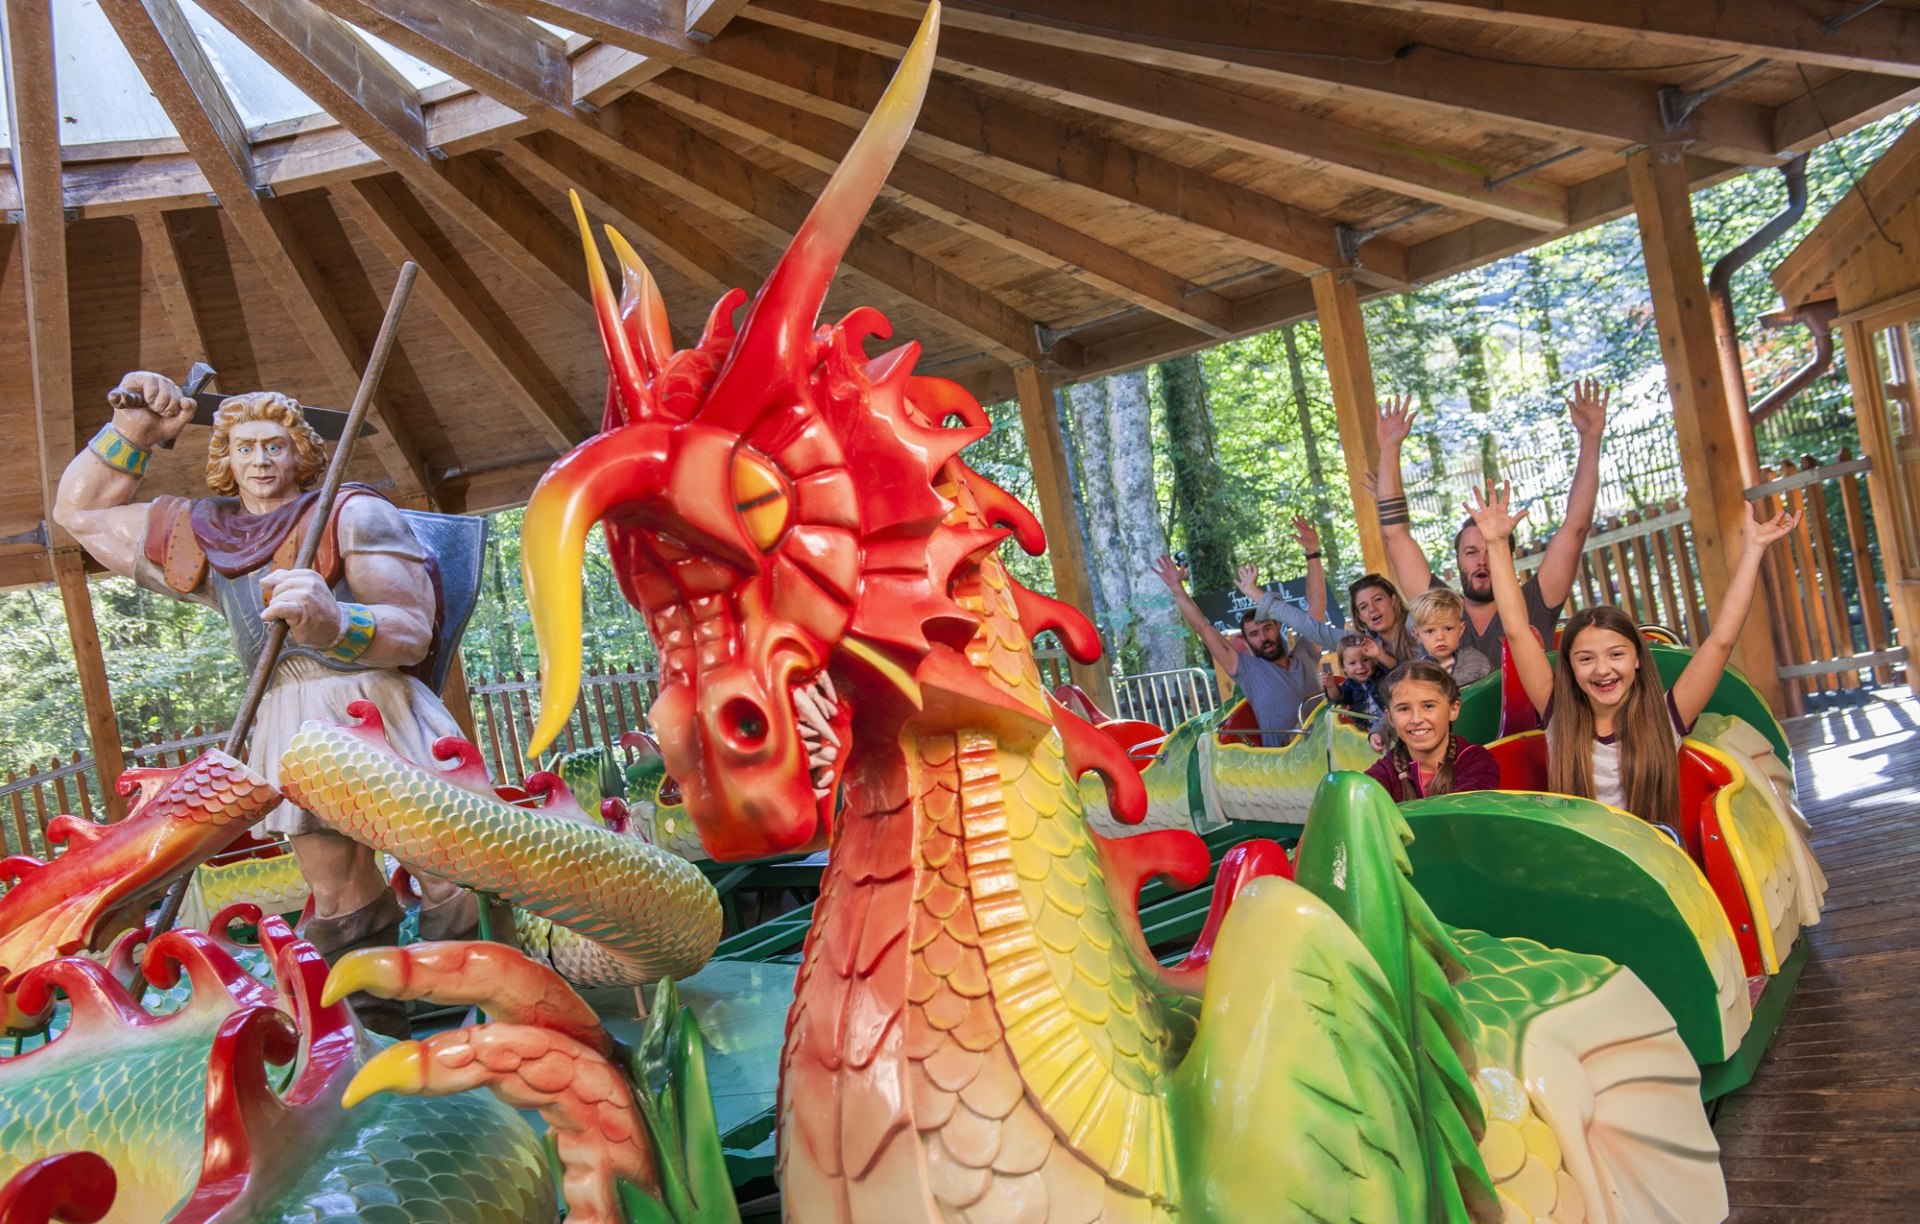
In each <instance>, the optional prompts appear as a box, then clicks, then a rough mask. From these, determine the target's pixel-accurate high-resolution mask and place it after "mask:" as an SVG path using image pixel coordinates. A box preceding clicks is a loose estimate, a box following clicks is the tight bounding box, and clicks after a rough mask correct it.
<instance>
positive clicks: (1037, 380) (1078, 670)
mask: <svg viewBox="0 0 1920 1224" xmlns="http://www.w3.org/2000/svg"><path fill="white" fill-rule="evenodd" d="M1013 385H1014V389H1015V393H1016V395H1017V397H1018V399H1019V401H1020V427H1021V430H1022V432H1023V433H1024V434H1025V436H1026V440H1027V456H1028V458H1029V459H1031V460H1032V462H1033V487H1034V491H1035V493H1037V494H1038V496H1039V501H1040V525H1041V526H1042V527H1043V528H1045V529H1046V533H1047V563H1048V564H1049V565H1050V566H1051V567H1052V568H1053V592H1054V594H1055V595H1056V596H1057V597H1058V598H1059V599H1060V600H1061V601H1062V602H1064V603H1068V604H1071V605H1072V606H1073V607H1075V608H1077V609H1079V611H1080V613H1081V615H1083V616H1085V617H1086V618H1087V620H1088V621H1089V622H1093V623H1098V622H1096V621H1094V615H1093V579H1092V577H1091V576H1090V575H1089V574H1088V572H1087V552H1086V545H1085V544H1084V543H1083V542H1082V540H1081V536H1080V511H1079V510H1078V509H1077V508H1076V507H1075V505H1074V501H1073V476H1072V474H1071V473H1070V472H1069V470H1068V468H1067V443H1066V439H1065V437H1064V436H1062V434H1061V432H1060V412H1059V406H1058V405H1057V404H1056V403H1055V402H1054V395H1053V383H1052V382H1051V380H1049V379H1048V378H1047V377H1046V376H1045V375H1044V374H1042V373H1041V372H1040V371H1039V370H1038V369H1036V368H1034V366H1033V365H1032V364H1030V363H1028V362H1021V363H1020V364H1018V365H1016V366H1014V367H1013ZM1068 667H1069V669H1070V671H1071V673H1072V675H1073V682H1074V683H1075V684H1077V685H1079V686H1080V688H1081V689H1082V690H1083V691H1084V692H1085V693H1086V694H1087V696H1089V697H1091V698H1093V700H1094V704H1096V705H1098V706H1099V707H1100V708H1101V709H1103V710H1107V711H1109V712H1111V711H1113V710H1114V701H1113V682H1112V680H1111V678H1110V677H1111V660H1108V659H1105V658H1102V659H1100V660H1098V661H1096V662H1093V663H1074V662H1071V661H1070V662H1069V664H1068Z"/></svg>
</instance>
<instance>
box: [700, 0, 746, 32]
mask: <svg viewBox="0 0 1920 1224" xmlns="http://www.w3.org/2000/svg"><path fill="white" fill-rule="evenodd" d="M686 4H687V17H686V26H687V33H689V34H700V35H704V36H705V37H707V38H712V37H713V36H714V35H716V34H718V33H719V32H720V31H721V30H724V29H726V26H727V23H728V22H729V21H732V20H733V19H734V18H735V17H738V16H739V15H740V10H741V9H743V8H745V7H747V0H686Z"/></svg>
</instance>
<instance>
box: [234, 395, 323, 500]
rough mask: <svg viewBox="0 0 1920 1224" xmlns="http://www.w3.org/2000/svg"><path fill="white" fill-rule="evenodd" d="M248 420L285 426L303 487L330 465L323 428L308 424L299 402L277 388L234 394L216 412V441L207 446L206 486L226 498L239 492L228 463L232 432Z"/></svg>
mask: <svg viewBox="0 0 1920 1224" xmlns="http://www.w3.org/2000/svg"><path fill="white" fill-rule="evenodd" d="M249 421H271V422H273V423H274V424H275V425H280V426H283V427H285V429H286V431H287V433H288V434H290V435H292V437H293V478H294V481H295V483H297V484H298V485H299V486H300V487H301V488H302V489H304V488H306V487H307V486H308V485H311V484H312V483H313V481H314V478H315V477H317V476H319V475H320V472H321V470H322V469H324V468H325V467H326V466H327V444H326V442H325V441H324V440H322V439H321V437H320V431H319V430H317V429H315V428H314V427H313V426H311V425H309V424H307V418H306V415H305V414H304V413H302V412H301V411H300V405H299V403H298V402H297V401H295V400H293V399H290V398H288V397H287V396H284V395H282V394H280V393H279V392H278V391H256V392H254V393H253V394H251V395H235V396H232V397H230V398H228V399H226V400H224V401H222V402H221V404H220V408H219V410H218V411H217V412H215V413H214V414H213V441H212V442H210V443H209V444H208V445H207V487H208V488H209V489H212V490H213V491H214V492H215V493H218V494H220V495H221V496H223V497H231V496H233V495H234V494H236V493H238V492H239V491H240V485H239V482H238V481H236V480H234V478H233V468H232V467H231V466H230V465H229V464H228V462H227V460H228V457H229V449H230V443H229V441H228V437H229V435H230V434H231V433H232V432H233V427H234V426H235V425H245V424H246V423H247V422H249Z"/></svg>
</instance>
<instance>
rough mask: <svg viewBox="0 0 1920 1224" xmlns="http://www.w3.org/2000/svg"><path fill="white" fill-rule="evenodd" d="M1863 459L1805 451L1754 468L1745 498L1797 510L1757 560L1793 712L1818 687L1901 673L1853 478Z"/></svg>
mask: <svg viewBox="0 0 1920 1224" xmlns="http://www.w3.org/2000/svg"><path fill="white" fill-rule="evenodd" d="M1870 466H1871V465H1870V464H1869V462H1868V460H1866V459H1865V458H1860V459H1855V458H1854V457H1853V455H1852V453H1851V452H1850V451H1846V450H1842V451H1841V452H1840V458H1839V459H1838V460H1837V461H1836V462H1833V463H1827V464H1822V463H1820V462H1819V461H1817V460H1815V459H1814V458H1813V457H1812V456H1811V455H1808V456H1804V457H1803V458H1802V459H1801V461H1800V462H1799V463H1797V464H1796V463H1784V464H1782V465H1780V467H1779V469H1778V470H1768V469H1763V470H1762V471H1761V473H1760V483H1759V484H1757V485H1755V486H1754V487H1753V488H1751V489H1748V490H1747V500H1748V501H1750V502H1754V503H1757V504H1758V505H1759V507H1760V509H1761V512H1762V513H1763V514H1766V515H1769V516H1771V515H1773V514H1776V513H1778V512H1779V511H1780V510H1781V509H1783V508H1784V509H1787V510H1792V511H1794V512H1796V513H1799V514H1801V515H1803V516H1804V517H1803V518H1802V520H1801V523H1800V526H1799V527H1798V528H1797V529H1796V530H1795V531H1794V533H1793V534H1792V535H1791V536H1789V537H1788V538H1787V539H1786V540H1785V541H1783V542H1782V543H1780V544H1777V545H1775V546H1774V548H1773V551H1772V552H1770V553H1769V554H1768V557H1767V571H1766V577H1765V581H1766V583H1767V586H1768V593H1769V597H1770V599H1771V602H1772V605H1773V607H1774V608H1775V609H1776V611H1777V612H1778V615H1777V616H1774V617H1769V618H1768V620H1769V623H1770V627H1771V632H1772V633H1773V642H1774V649H1775V651H1776V652H1777V653H1778V654H1779V656H1780V678H1781V680H1783V681H1785V682H1786V683H1785V687H1786V690H1787V700H1788V701H1789V703H1790V704H1791V705H1792V707H1793V712H1794V713H1796V714H1798V713H1801V712H1803V711H1804V710H1805V709H1806V708H1807V704H1808V701H1809V699H1810V698H1814V697H1815V696H1816V695H1818V694H1829V695H1838V694H1842V693H1846V692H1849V691H1854V690H1858V689H1860V688H1862V687H1865V686H1867V685H1869V684H1879V685H1884V684H1890V683H1893V682H1894V680H1895V676H1896V673H1897V672H1900V671H1904V669H1905V664H1906V662H1907V646H1906V645H1905V644H1903V643H1896V642H1895V641H1894V633H1893V628H1892V626H1891V625H1890V624H1889V619H1888V615H1887V591H1886V575H1885V573H1884V571H1883V570H1882V569H1881V567H1880V563H1879V557H1878V554H1879V544H1878V539H1877V537H1876V535H1875V533H1874V524H1873V516H1872V515H1871V514H1869V513H1868V511H1867V505H1866V499H1865V494H1864V492H1863V490H1862V489H1861V487H1860V480H1861V477H1862V476H1864V475H1865V474H1866V473H1867V471H1868V470H1869V468H1870Z"/></svg>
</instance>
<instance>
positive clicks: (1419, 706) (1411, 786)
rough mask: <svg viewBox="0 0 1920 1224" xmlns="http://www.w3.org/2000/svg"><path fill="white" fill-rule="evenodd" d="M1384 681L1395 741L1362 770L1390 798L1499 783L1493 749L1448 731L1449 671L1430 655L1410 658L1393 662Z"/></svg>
mask: <svg viewBox="0 0 1920 1224" xmlns="http://www.w3.org/2000/svg"><path fill="white" fill-rule="evenodd" d="M1384 687H1385V689H1386V693H1387V699H1386V703H1385V704H1386V707H1387V722H1388V723H1389V724H1390V725H1391V726H1392V727H1393V740H1394V742H1393V747H1391V748H1389V749H1388V750H1387V753H1386V755H1385V756H1382V757H1381V758H1380V759H1379V760H1378V761H1375V762H1374V763H1373V766H1372V768H1370V769H1368V770H1367V776H1368V777H1370V778H1372V779H1373V780H1374V781H1376V782H1378V783H1379V784H1380V785H1382V786H1384V787H1386V788H1387V793H1388V794H1389V795H1392V796H1393V799H1394V802H1396V803H1405V802H1406V801H1407V800H1409V799H1426V798H1430V797H1432V796H1434V795H1451V794H1456V793H1458V792H1460V791H1476V790H1494V789H1496V788H1498V787H1499V785H1500V765H1499V762H1497V761H1495V760H1494V759H1493V754H1492V753H1491V752H1488V751H1487V750H1486V749H1485V748H1482V747H1481V746H1480V745H1478V744H1474V743H1470V742H1468V741H1466V740H1463V739H1461V738H1460V737H1459V736H1457V735H1455V734H1454V733H1453V721H1454V719H1456V718H1458V717H1460V686H1459V685H1457V684H1455V683H1454V682H1453V674H1452V673H1451V672H1449V671H1448V670H1447V669H1446V668H1444V667H1442V666H1440V665H1439V664H1438V663H1435V662H1433V661H1432V660H1431V659H1415V660H1414V661H1413V662H1411V663H1402V664H1401V665H1400V666H1399V667H1397V668H1395V669H1394V672H1393V674H1392V675H1391V676H1388V677H1387V680H1386V684H1385V686H1384Z"/></svg>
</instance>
